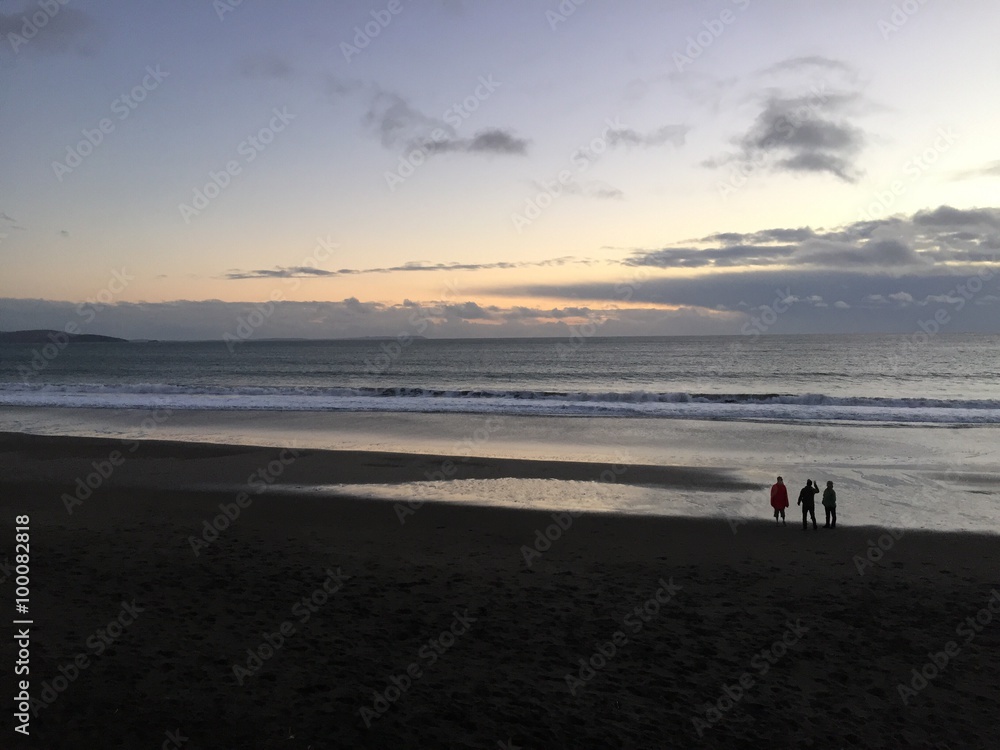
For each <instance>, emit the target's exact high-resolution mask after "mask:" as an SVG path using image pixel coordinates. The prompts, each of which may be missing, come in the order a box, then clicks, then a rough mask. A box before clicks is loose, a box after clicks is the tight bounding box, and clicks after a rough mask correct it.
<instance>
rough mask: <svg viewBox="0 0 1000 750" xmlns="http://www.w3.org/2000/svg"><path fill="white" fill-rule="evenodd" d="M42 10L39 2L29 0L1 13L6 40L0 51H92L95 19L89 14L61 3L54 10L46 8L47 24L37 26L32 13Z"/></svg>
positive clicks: (2, 35)
mask: <svg viewBox="0 0 1000 750" xmlns="http://www.w3.org/2000/svg"><path fill="white" fill-rule="evenodd" d="M39 12H44V11H41V9H40V7H39V6H38V5H37V4H35V3H28V4H26V5H25V7H24V8H23V9H22V10H21V11H20V12H14V13H9V14H7V13H0V39H2V40H3V44H0V54H3V53H4V52H8V53H11V54H13V55H19V54H21V53H23V52H28V53H32V52H36V53H42V54H77V55H81V56H89V55H91V54H93V52H94V48H93V40H92V37H93V34H92V32H93V29H94V22H93V19H92V18H91V17H90V15H88V14H87V13H85V12H83V11H81V10H77V9H76V8H73V7H67V6H66V5H63V4H59V5H58V10H57V11H56V12H55V13H54V14H51V15H50V14H49V13H47V12H44V13H45V15H46V18H47V22H46V24H45V25H44V26H36V25H35V23H34V22H33V21H32V16H33V15H35V14H37V13H39ZM88 38H90V39H91V41H90V42H88Z"/></svg>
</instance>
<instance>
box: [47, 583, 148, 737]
mask: <svg viewBox="0 0 1000 750" xmlns="http://www.w3.org/2000/svg"><path fill="white" fill-rule="evenodd" d="M142 612H145V608H144V607H140V606H139V605H137V604H136V603H135V599H133V600H132V601H131V602H122V604H121V608H120V609H119V611H118V614H117V615H116V616H115V617H114V618H113V619H112V620H110V621H109V622H108V624H107V625H105V626H104V627H103V628H98V629H97V630H95V631H94V632H93V633H92V634H91V635H89V636H88V637H87V640H86V643H85V645H86V646H87V649H88V650H89V651H90V652H91V654H88V652H87V651H81V652H80V653H78V654H76V656H74V657H73V659H72V660H71V661H69V662H68V663H66V664H61V665H59V667H58V669H57V671H58V672H59V674H58V675H57V676H56V677H53V678H52V679H51V680H42V689H41V692H40V694H39V697H38V698H34V697H32V698H31V713H32V715H33V716H34V717H35V718H36V719H37V718H38V715H39V714H40V713H41V712H42V711H43V710H44V709H46V708H48V707H49V706H51V705H52V704H53V703H55V702H56V700H58V699H59V696H60V695H62V694H63V693H65V692H66V691H67V690H68V689H69V686H70V685H72V684H73V683H74V682H76V681H77V680H78V679H79V678H80V675H81V674H83V672H85V671H86V670H87V669H89V668H90V666H91V665H92V664H93V663H94V660H95V658H98V657H100V656H102V655H103V654H104V652H105V651H107V650H108V649H109V648H110V647H111V646H113V645H114V644H115V643H117V642H118V640H119V639H120V638H121V637H122V636H123V635H124V634H125V631H126V630H128V629H129V628H130V627H131V626H132V625H133V624H135V621H136V620H137V619H138V618H139V615H140V613H142Z"/></svg>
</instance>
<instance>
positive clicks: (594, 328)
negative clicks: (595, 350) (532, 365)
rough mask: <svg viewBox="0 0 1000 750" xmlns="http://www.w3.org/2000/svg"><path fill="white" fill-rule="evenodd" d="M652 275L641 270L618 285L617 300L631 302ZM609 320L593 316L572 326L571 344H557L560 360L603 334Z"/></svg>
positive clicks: (616, 288)
mask: <svg viewBox="0 0 1000 750" xmlns="http://www.w3.org/2000/svg"><path fill="white" fill-rule="evenodd" d="M651 275H652V273H651V272H650V271H649V270H648V269H646V268H639V269H638V270H637V271H635V272H634V273H633V274H632V275H631V277H629V278H628V279H624V280H622V281H619V282H618V283H616V284H615V289H614V291H615V295H616V296H617V300H618V301H619V302H631V301H632V298H633V297H634V296H635V293H636V292H637V291H638V290H639V288H640V287H641V286H642V285H643V283H644V282H645V281H646V280H647V279H649V277H650V276H651ZM609 320H611V318H610V316H608V315H605V316H603V317H601V318H599V319H596V316H594V315H593V314H591V318H590V319H589V320H588V321H587V322H586V323H581V324H580V325H578V326H576V325H573V326H570V327H569V331H570V333H569V343H564V342H562V341H559V342H558V343H556V354H557V355H558V356H559V359H561V360H566V359H567V358H569V357H571V356H573V355H574V354H576V353H577V352H578V351H579V350H580V349H581V348H583V346H584V345H585V344H586V343H587V341H588V340H590V339H592V338H593V337H594V336H597V335H598V334H599V333H600V332H601V328H602V327H603V326H605V325H607V323H608V321H609Z"/></svg>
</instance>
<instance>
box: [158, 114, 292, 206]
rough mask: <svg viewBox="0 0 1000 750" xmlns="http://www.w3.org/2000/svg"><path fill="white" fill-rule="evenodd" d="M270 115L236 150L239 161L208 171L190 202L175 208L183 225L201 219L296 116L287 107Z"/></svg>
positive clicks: (193, 192) (235, 160) (234, 160)
mask: <svg viewBox="0 0 1000 750" xmlns="http://www.w3.org/2000/svg"><path fill="white" fill-rule="evenodd" d="M271 112H272V113H273V116H272V117H271V119H270V121H269V122H268V124H267V125H265V126H264V127H262V128H260V130H258V131H257V132H256V133H253V134H251V135H248V136H247V137H246V138H245V139H243V140H242V141H240V143H239V145H238V146H237V147H236V153H237V155H239V156H241V157H243V159H242V161H240V160H239V159H230V160H229V161H227V162H226V164H225V166H224V167H223V168H222V169H220V170H218V171H215V170H210V171H209V173H208V181H207V182H206V183H205V184H204V185H202V186H201V187H199V188H195V189H194V190H193V191H192V194H191V203H190V204H187V203H179V204H178V205H177V210H178V211H180V214H181V218H182V219H184V223H185V224H190V223H191V221H192V219H195V218H197V217H198V216H201V214H202V212H204V211H205V209H207V208H208V206H209V204H210V203H211V202H212V201H214V200H215V199H216V198H218V197H219V196H220V195H222V191H223V190H225V189H226V188H228V187H229V186H230V185H231V184H232V183H233V179H234V178H235V177H238V176H239V175H241V174H242V173H243V168H244V167H245V166H246V165H248V164H251V163H253V162H254V161H255V160H256V159H257V157H258V156H260V155H261V153H262V152H263V151H264V150H265V149H266V148H267V147H268V146H270V145H271V144H272V143H274V139H275V136H276V135H277V134H278V133H281V132H282V131H284V130H285V128H287V127H288V125H289V123H291V122H292V120H294V119H295V118H296V115H293V114H292V113H290V112H289V111H288V107H282V108H281V109H278V108H277V107H275V108H273V109H272V110H271Z"/></svg>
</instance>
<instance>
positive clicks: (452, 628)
mask: <svg viewBox="0 0 1000 750" xmlns="http://www.w3.org/2000/svg"><path fill="white" fill-rule="evenodd" d="M478 619H479V618H477V617H472V616H470V615H469V610H468V609H466V610H465V611H464V612H463V613H461V614H459V613H458V612H453V613H452V622H451V625H449V626H448V628H447V629H446V630H443V631H441V633H440V634H439V635H438V636H437V637H436V638H431V639H429V640H428V641H427V642H426V643H425V644H424V645H422V646H421V647H420V649H419V650H418V651H417V660H416V661H413V662H411V663H410V664H409V665H407V667H406V670H405V672H404V673H403V674H402V675H391V676H390V677H389V678H388V679H387V680H386V682H387V683H388V685H387V686H386V687H385V688H384V689H383V690H381V691H379V690H374V691H372V705H371V707H370V708H369V707H368V706H362V707H361V708H360V709H358V715H359V716H360V717H361V719H362V720H363V721H364V722H365V728H366V729H370V728H371V725H372V723H373V722H374V721H376V720H377V719H380V718H382V717H383V716H384V715H385V714H386V712H387V711H388V710H389V709H390V708H392V706H393V705H394V704H395V703H396V702H397V701H399V699H400V698H402V697H403V696H404V695H405V694H406V692H407V691H408V690H409V689H410V688H411V687H412V686H413V683H414V682H416V681H417V680H419V679H421V678H422V677H423V676H424V670H425V669H429V668H430V667H432V666H434V664H436V663H437V661H438V659H440V658H442V657H443V656H444V655H445V654H446V653H448V651H449V650H451V649H452V648H453V647H454V646H455V643H457V642H458V639H459V638H461V637H462V636H463V635H465V634H466V633H468V632H469V630H470V629H471V627H472V625H473V624H474V623H475V622H476V621H477V620H478Z"/></svg>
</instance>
